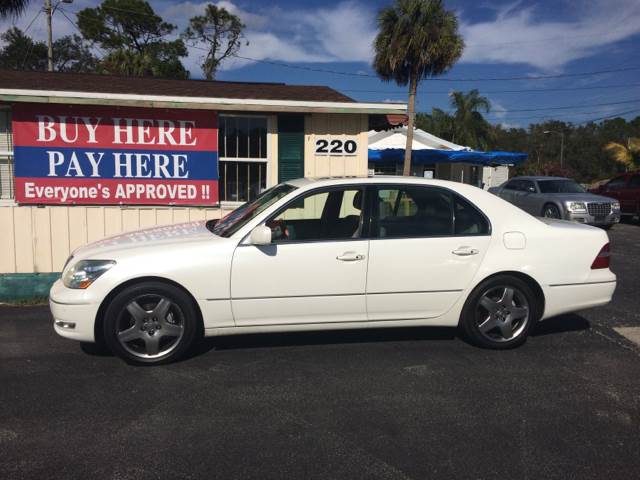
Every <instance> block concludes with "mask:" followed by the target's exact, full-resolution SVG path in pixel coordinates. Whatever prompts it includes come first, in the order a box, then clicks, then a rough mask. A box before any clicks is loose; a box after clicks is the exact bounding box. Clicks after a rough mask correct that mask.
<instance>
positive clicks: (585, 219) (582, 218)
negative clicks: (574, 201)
mask: <svg viewBox="0 0 640 480" xmlns="http://www.w3.org/2000/svg"><path fill="white" fill-rule="evenodd" d="M566 219H567V220H571V221H574V222H578V223H586V224H588V225H613V224H614V223H619V222H620V212H611V213H610V214H609V215H602V216H600V215H589V214H588V213H575V212H568V213H567V214H566Z"/></svg>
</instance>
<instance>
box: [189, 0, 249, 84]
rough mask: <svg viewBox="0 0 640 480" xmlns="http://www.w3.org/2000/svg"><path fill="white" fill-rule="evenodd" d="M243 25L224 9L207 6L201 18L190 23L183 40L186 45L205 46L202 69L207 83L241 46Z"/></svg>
mask: <svg viewBox="0 0 640 480" xmlns="http://www.w3.org/2000/svg"><path fill="white" fill-rule="evenodd" d="M244 28H245V25H244V24H243V23H242V22H241V21H240V18H239V17H237V16H236V15H234V14H233V13H230V12H229V11H228V10H227V9H226V8H224V7H217V6H216V5H213V4H209V5H207V6H206V7H205V11H204V15H197V16H195V17H192V18H191V20H189V27H187V29H186V30H185V31H184V33H183V34H182V37H183V38H184V39H185V40H186V41H189V42H194V43H198V44H204V45H205V46H206V47H204V48H206V50H207V53H206V55H205V56H204V60H203V62H202V65H201V68H202V72H203V73H204V76H205V77H206V78H207V80H213V79H214V78H215V76H216V72H217V71H218V67H219V66H220V64H221V63H222V61H223V60H224V59H225V58H228V57H231V56H233V55H235V54H236V53H237V52H238V50H239V49H240V44H241V43H242V30H243V29H244Z"/></svg>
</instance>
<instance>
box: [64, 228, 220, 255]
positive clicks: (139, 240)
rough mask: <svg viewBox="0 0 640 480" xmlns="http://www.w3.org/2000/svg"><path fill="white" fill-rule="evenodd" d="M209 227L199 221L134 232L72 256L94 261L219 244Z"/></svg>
mask: <svg viewBox="0 0 640 480" xmlns="http://www.w3.org/2000/svg"><path fill="white" fill-rule="evenodd" d="M206 223H207V222H205V221H198V222H188V223H179V224H175V225H164V226H160V227H153V228H146V229H142V230H134V231H131V232H127V233H122V234H119V235H115V236H113V237H107V238H104V239H102V240H99V241H97V242H93V243H90V244H88V245H85V246H83V247H80V248H78V249H76V250H75V251H74V252H73V256H74V257H75V258H89V257H93V258H96V259H104V258H106V257H105V256H106V255H107V254H113V253H116V252H119V251H120V252H124V251H128V250H132V249H144V250H147V249H151V248H155V247H161V248H166V247H169V246H179V245H184V244H191V243H193V242H203V241H207V242H211V241H216V240H219V239H220V237H218V236H217V235H214V234H213V233H211V231H209V229H207V226H206Z"/></svg>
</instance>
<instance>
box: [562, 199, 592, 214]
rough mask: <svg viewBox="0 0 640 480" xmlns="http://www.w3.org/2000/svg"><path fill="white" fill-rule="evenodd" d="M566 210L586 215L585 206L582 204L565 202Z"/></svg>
mask: <svg viewBox="0 0 640 480" xmlns="http://www.w3.org/2000/svg"><path fill="white" fill-rule="evenodd" d="M566 205H567V210H569V211H570V212H573V213H587V206H586V205H585V204H584V202H567V203H566Z"/></svg>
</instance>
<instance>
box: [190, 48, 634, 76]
mask: <svg viewBox="0 0 640 480" xmlns="http://www.w3.org/2000/svg"><path fill="white" fill-rule="evenodd" d="M193 48H197V47H193ZM234 57H236V58H240V59H242V60H248V61H252V62H260V63H266V64H269V65H276V66H279V67H285V68H294V69H298V70H307V71H311V72H321V73H331V74H334V75H346V76H353V77H368V78H378V76H377V75H374V74H371V73H365V72H345V71H341V70H329V69H324V68H315V67H307V66H304V65H292V64H290V63H284V62H275V61H273V60H264V59H258V58H252V57H245V56H242V55H238V54H236V55H234ZM631 70H640V66H634V67H624V68H614V69H609V70H596V71H592V72H579V73H560V74H556V75H530V76H518V77H490V78H452V77H442V78H433V77H430V78H427V79H425V81H427V82H430V81H431V82H497V81H501V82H502V81H511V80H546V79H555V78H574V77H587V76H593V75H603V74H605V73H619V72H626V71H631Z"/></svg>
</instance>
